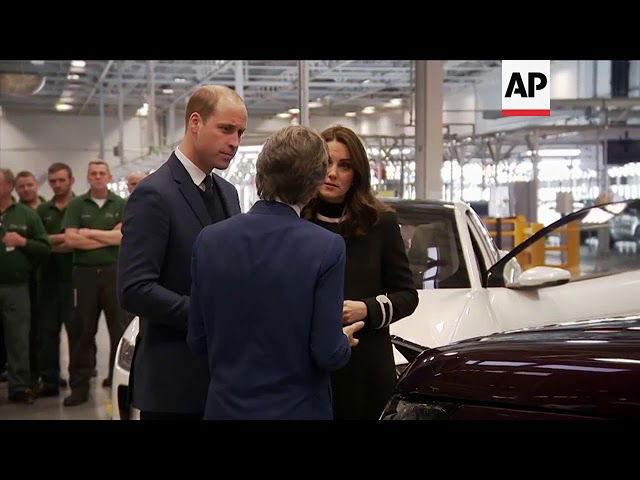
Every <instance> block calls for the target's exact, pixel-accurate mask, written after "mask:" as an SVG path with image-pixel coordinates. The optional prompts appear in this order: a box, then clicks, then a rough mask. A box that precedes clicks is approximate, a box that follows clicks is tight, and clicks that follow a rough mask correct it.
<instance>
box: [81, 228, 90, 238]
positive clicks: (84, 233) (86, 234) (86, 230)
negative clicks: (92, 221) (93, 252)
mask: <svg viewBox="0 0 640 480" xmlns="http://www.w3.org/2000/svg"><path fill="white" fill-rule="evenodd" d="M78 235H82V236H83V237H87V238H93V237H92V236H93V228H79V229H78Z"/></svg>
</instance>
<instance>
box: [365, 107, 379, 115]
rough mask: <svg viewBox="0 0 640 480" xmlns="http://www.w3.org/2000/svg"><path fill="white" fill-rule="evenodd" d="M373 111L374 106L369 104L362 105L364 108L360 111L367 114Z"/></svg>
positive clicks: (374, 109)
mask: <svg viewBox="0 0 640 480" xmlns="http://www.w3.org/2000/svg"><path fill="white" fill-rule="evenodd" d="M375 111H376V107H371V106H369V107H364V108H363V109H362V113H364V114H367V115H369V114H371V113H374V112H375Z"/></svg>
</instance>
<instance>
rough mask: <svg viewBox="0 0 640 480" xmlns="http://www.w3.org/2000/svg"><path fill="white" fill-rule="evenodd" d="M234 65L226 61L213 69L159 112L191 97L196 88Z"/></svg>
mask: <svg viewBox="0 0 640 480" xmlns="http://www.w3.org/2000/svg"><path fill="white" fill-rule="evenodd" d="M234 64H235V61H233V60H228V61H226V62H225V63H223V64H222V65H220V66H219V67H218V68H216V69H214V70H213V71H212V72H209V74H208V75H206V76H205V77H204V78H203V79H201V80H200V81H198V83H197V84H196V85H194V86H193V87H191V88H189V89H188V90H187V91H186V92H184V93H183V94H182V95H180V96H179V97H177V98H176V99H175V100H174V101H173V102H171V103H170V104H169V105H167V106H165V107H162V109H161V110H160V112H164V111H165V110H166V109H167V108H169V106H171V105H176V104H177V103H178V101H179V100H182V99H183V98H185V97H187V96H189V95H191V94H192V93H193V92H195V91H196V90H197V89H198V88H200V87H201V86H203V85H205V84H206V83H207V82H208V81H209V80H210V79H211V78H212V77H214V76H215V75H216V74H218V73H219V72H222V71H224V70H226V69H227V68H230V67H231V66H233V65H234Z"/></svg>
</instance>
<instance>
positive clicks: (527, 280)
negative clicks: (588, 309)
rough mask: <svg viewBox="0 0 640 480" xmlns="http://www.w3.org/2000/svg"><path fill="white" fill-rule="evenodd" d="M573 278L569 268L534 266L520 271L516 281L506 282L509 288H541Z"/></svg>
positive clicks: (560, 283)
mask: <svg viewBox="0 0 640 480" xmlns="http://www.w3.org/2000/svg"><path fill="white" fill-rule="evenodd" d="M569 280H571V273H570V272H569V271H568V270H564V269H562V268H556V267H533V268H529V269H527V270H525V271H524V272H522V273H520V274H519V275H518V276H517V278H516V279H515V281H514V282H509V281H506V282H505V286H506V287H507V288H514V289H521V288H541V287H552V286H554V285H562V284H563V283H567V282H569Z"/></svg>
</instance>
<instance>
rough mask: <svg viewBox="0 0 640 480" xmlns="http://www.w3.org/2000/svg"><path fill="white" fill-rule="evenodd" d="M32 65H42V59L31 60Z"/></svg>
mask: <svg viewBox="0 0 640 480" xmlns="http://www.w3.org/2000/svg"><path fill="white" fill-rule="evenodd" d="M31 63H33V64H34V65H44V60H31Z"/></svg>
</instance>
